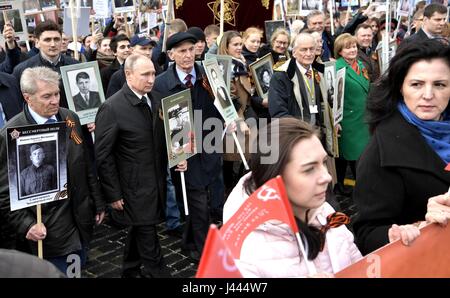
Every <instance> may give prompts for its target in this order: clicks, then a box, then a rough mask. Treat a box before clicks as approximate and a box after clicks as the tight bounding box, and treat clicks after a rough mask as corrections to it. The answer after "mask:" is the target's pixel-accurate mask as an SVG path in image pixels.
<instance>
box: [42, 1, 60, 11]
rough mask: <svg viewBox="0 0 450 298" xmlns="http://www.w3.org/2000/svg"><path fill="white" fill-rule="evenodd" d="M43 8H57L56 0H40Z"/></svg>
mask: <svg viewBox="0 0 450 298" xmlns="http://www.w3.org/2000/svg"><path fill="white" fill-rule="evenodd" d="M39 4H40V5H41V9H42V10H46V9H53V8H57V5H56V0H39Z"/></svg>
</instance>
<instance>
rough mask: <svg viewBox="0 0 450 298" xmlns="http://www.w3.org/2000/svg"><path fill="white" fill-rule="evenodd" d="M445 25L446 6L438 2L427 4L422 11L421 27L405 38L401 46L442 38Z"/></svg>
mask: <svg viewBox="0 0 450 298" xmlns="http://www.w3.org/2000/svg"><path fill="white" fill-rule="evenodd" d="M445 26H447V7H445V6H444V5H442V4H439V3H432V4H429V5H427V6H425V9H424V11H423V25H422V28H421V29H420V30H419V31H417V33H415V34H413V35H411V36H410V37H408V38H407V39H405V40H404V41H403V43H404V44H403V43H402V44H401V46H404V45H405V44H408V43H411V42H418V41H422V40H428V39H434V38H443V33H444V28H445Z"/></svg>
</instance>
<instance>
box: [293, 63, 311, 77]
mask: <svg viewBox="0 0 450 298" xmlns="http://www.w3.org/2000/svg"><path fill="white" fill-rule="evenodd" d="M295 63H297V67H298V69H300V72H301V74H303V75H304V74H306V72H307V71H308V70H311V71H312V67H311V65H310V66H309V68H308V69H306V68H304V67H303V65H301V64H300V63H298V61H295Z"/></svg>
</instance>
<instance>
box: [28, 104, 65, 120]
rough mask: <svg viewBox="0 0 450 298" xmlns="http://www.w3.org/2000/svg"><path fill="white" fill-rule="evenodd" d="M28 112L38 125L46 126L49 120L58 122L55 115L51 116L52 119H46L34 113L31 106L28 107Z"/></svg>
mask: <svg viewBox="0 0 450 298" xmlns="http://www.w3.org/2000/svg"><path fill="white" fill-rule="evenodd" d="M28 110H29V111H30V114H31V117H33V119H34V121H36V123H37V124H44V123H45V122H46V121H47V120H48V119H54V120H55V121H58V119H56V116H55V115H53V116H51V117H50V118H45V117H42V116H41V115H39V114H38V113H36V112H35V111H33V109H32V108H31V107H30V106H28Z"/></svg>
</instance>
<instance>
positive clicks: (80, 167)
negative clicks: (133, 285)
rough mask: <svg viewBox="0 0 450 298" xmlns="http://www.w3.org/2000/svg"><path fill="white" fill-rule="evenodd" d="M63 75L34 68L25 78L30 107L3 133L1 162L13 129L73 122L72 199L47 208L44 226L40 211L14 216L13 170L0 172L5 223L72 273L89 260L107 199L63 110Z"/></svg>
mask: <svg viewBox="0 0 450 298" xmlns="http://www.w3.org/2000/svg"><path fill="white" fill-rule="evenodd" d="M58 86H59V75H58V73H56V72H55V71H53V70H51V69H49V68H47V67H35V68H28V69H26V70H25V71H24V72H23V74H22V79H21V85H20V87H21V90H22V93H23V96H24V98H25V101H26V102H27V104H26V105H25V106H24V110H23V112H21V113H20V114H18V115H16V116H15V117H14V118H12V119H11V120H10V121H9V122H8V123H7V124H6V126H5V127H4V128H3V129H2V130H0V163H1V164H3V165H4V164H6V162H7V152H6V132H7V130H6V129H7V128H8V127H16V126H24V125H39V124H44V123H49V122H54V121H66V122H67V123H68V127H67V133H66V139H65V140H62V141H65V142H66V147H67V171H68V175H67V176H68V181H67V185H68V187H67V195H68V199H66V200H58V201H54V202H51V203H48V204H44V205H43V206H42V218H43V222H42V223H40V224H37V223H36V209H35V208H24V209H20V210H16V211H10V195H9V183H8V174H7V172H8V169H7V167H0V218H1V217H6V219H7V221H8V225H9V226H10V227H11V230H12V231H13V232H14V233H15V234H16V237H17V239H19V240H21V241H27V245H29V249H30V250H31V251H33V253H34V254H36V253H37V249H36V248H37V245H36V242H37V241H38V240H44V241H43V246H44V247H43V251H44V258H45V259H47V260H48V261H50V262H51V263H53V264H54V265H55V266H56V267H57V268H58V269H59V270H60V271H61V272H63V273H66V270H67V266H68V264H67V261H68V258H67V257H68V256H69V255H71V254H77V255H78V256H79V257H80V260H81V264H83V263H84V261H85V260H86V255H87V251H86V250H87V247H88V243H89V240H90V238H91V236H92V233H93V228H94V224H95V222H97V224H99V223H100V222H101V221H102V220H103V216H104V207H105V206H104V205H105V204H104V200H103V197H102V194H101V190H100V185H99V184H98V182H97V178H96V176H95V175H94V174H93V172H92V171H91V169H92V166H91V164H90V161H89V159H88V158H87V148H86V146H85V142H84V140H83V137H82V134H81V126H80V121H79V119H78V117H77V115H76V114H75V113H74V112H72V111H70V110H67V109H65V108H60V107H59V87H58Z"/></svg>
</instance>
